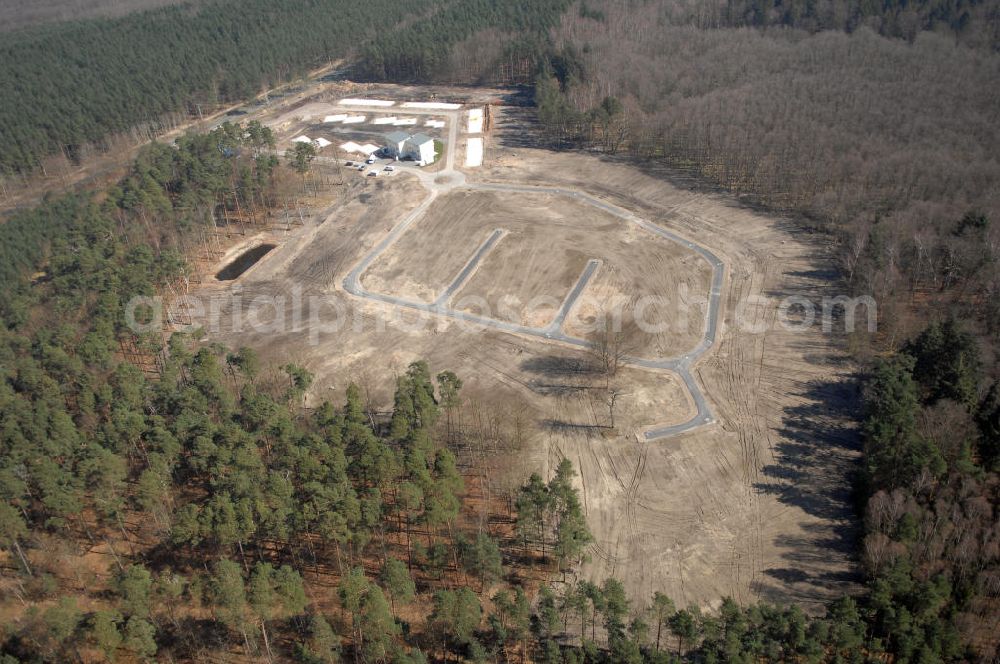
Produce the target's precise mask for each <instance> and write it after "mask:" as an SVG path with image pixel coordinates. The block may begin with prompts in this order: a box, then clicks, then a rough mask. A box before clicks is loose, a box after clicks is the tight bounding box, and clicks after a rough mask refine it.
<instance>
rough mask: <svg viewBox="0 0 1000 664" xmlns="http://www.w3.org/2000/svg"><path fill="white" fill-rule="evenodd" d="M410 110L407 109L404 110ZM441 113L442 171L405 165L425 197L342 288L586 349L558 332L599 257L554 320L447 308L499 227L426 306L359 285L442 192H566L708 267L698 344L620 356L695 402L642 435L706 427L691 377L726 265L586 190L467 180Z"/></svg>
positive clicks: (705, 345) (708, 416)
mask: <svg viewBox="0 0 1000 664" xmlns="http://www.w3.org/2000/svg"><path fill="white" fill-rule="evenodd" d="M408 111H409V109H408ZM437 114H439V115H447V116H448V120H449V124H450V127H449V133H448V136H449V142H448V145H447V146H445V149H446V152H447V158H446V161H445V169H444V170H443V171H439V172H437V173H431V172H427V171H422V170H420V169H407V172H411V173H413V174H415V175H416V176H417V177H418V179H419V180H420V181H421V183H422V184H423V185H424V187H425V188H426V189H427V190H428V195H427V198H426V199H424V201H423V202H422V203H421V204H420V205H418V206H417V207H416V208H415V209H414V210H413V211H412V212H410V213H409V214H408V215H406V216H405V217H404V218H403V219H402V221H400V222H399V223H398V224H397V225H396V226H395V227H394V228H393V229H392V230H391V231H389V234H388V235H386V237H385V238H384V239H383V240H382V241H381V242H379V243H378V244H377V245H375V247H374V248H373V249H372V250H371V251H370V252H368V254H367V255H366V256H365V257H364V258H362V259H361V261H360V262H359V263H358V264H357V265H356V266H355V267H354V268H353V269H352V270H351V271H350V272H349V273H348V274H347V277H345V278H344V290H346V291H347V292H348V293H350V294H351V295H355V296H357V297H360V298H364V299H367V300H372V301H376V302H384V303H387V304H391V305H394V306H398V307H403V308H407V309H414V310H417V311H423V312H426V313H428V314H431V315H435V316H442V317H445V318H450V319H453V320H459V321H468V322H471V323H474V324H477V325H481V326H483V327H488V328H492V329H495V330H502V331H504V332H510V333H513V334H523V335H526V336H530V337H537V338H540V339H545V340H548V341H553V342H557V343H561V344H565V345H569V346H572V347H575V348H583V349H587V348H590V347H591V344H590V342H588V341H586V340H584V339H579V338H576V337H571V336H569V335H567V334H565V333H564V332H563V330H562V325H563V322H564V321H565V319H566V315H567V314H568V313H569V311H570V310H571V309H572V307H573V304H574V303H575V302H576V300H577V298H578V297H579V296H580V294H581V293H582V292H583V291H584V289H585V288H586V286H587V283H588V282H589V281H590V278H591V277H592V276H593V275H594V273H595V271H596V270H597V268H598V267H599V266H600V261H598V260H596V259H594V260H591V261H589V262H588V263H587V267H586V268H585V269H584V271H583V274H581V275H580V279H579V280H578V281H577V283H576V285H575V286H574V287H573V290H572V291H571V292H570V293H569V295H568V296H567V297H566V299H565V300H564V301H563V304H562V306H561V307H560V308H559V313H558V314H557V315H556V318H555V319H554V320H553V322H552V323H551V324H550V325H548V326H547V327H545V328H537V327H528V326H525V325H519V324H517V323H511V322H509V321H503V320H497V319H494V318H487V317H485V316H479V315H477V314H471V313H467V312H464V311H458V310H455V309H452V308H450V307H449V306H447V303H448V300H449V299H450V297H451V296H452V295H453V294H454V293H455V291H456V290H457V289H458V288H459V286H460V285H461V284H462V283H464V281H465V279H466V278H467V277H468V275H469V274H471V273H472V271H473V270H474V269H475V267H476V265H477V264H478V263H479V261H480V260H481V259H482V258H483V256H485V255H486V253H487V252H488V251H489V249H490V248H491V247H492V246H493V244H495V243H496V241H497V240H499V238H500V236H501V235H502V234H503V231H502V230H500V229H497V230H495V231H493V233H492V234H491V235H490V237H489V238H488V239H487V240H486V242H485V243H483V245H482V246H480V248H479V250H478V251H477V252H476V254H475V255H474V256H473V257H472V259H471V260H470V261H469V263H468V264H466V266H465V267H464V268H463V269H462V271H461V272H460V273H459V275H458V276H457V277H456V278H455V280H454V281H452V283H451V285H449V287H448V288H447V289H446V290H445V292H444V293H442V294H441V295H440V296H439V297H438V298H437V300H435V302H434V303H433V304H427V303H426V302H418V301H414V300H409V299H406V298H402V297H397V296H395V295H387V294H384V293H374V292H371V291H368V290H366V289H365V288H364V286H363V285H362V284H361V275H362V274H363V273H364V272H365V271H366V270H367V269H368V268H369V267H370V266H371V264H372V263H373V262H374V261H375V259H377V258H378V257H379V256H380V255H382V253H383V252H385V251H386V249H388V248H389V247H390V246H392V244H393V243H394V242H396V240H398V239H399V237H400V236H401V235H402V234H403V233H405V232H406V231H407V230H408V229H409V228H410V226H412V225H413V224H414V223H416V222H417V221H418V220H419V219H420V218H421V217H423V215H424V213H426V212H427V209H428V208H429V207H430V206H431V204H432V203H433V202H434V201H435V200H436V199H437V197H438V195H440V194H441V193H443V192H447V191H451V190H454V189H466V190H480V191H507V192H520V193H547V194H555V195H558V196H567V197H570V198H573V199H576V200H578V201H581V202H584V203H586V204H588V205H592V206H594V207H596V208H598V209H601V210H603V211H605V212H607V213H609V214H611V215H614V216H615V217H618V218H619V219H622V220H624V221H626V222H629V223H632V224H636V225H637V226H639V227H641V228H642V229H643V230H645V231H647V232H649V233H652V234H654V235H658V236H660V237H663V238H666V239H667V240H670V241H671V242H676V243H677V244H680V245H681V246H683V247H686V248H688V249H690V250H691V251H694V252H695V253H697V254H698V255H700V256H701V257H702V258H703V259H704V260H705V261H707V262H708V264H709V265H710V266H711V268H712V284H711V292H710V293H709V300H708V312H707V316H706V323H705V334H704V335H703V337H702V340H701V341H700V342H699V343H698V345H697V346H696V347H695V348H694V349H692V350H691V351H690V352H688V353H686V354H684V355H680V356H676V357H666V358H640V357H627V358H625V359H624V363H625V364H628V365H633V366H637V367H643V368H647V369H660V370H665V371H672V372H674V373H676V374H677V375H679V376H680V377H681V380H682V381H683V382H684V385H685V386H686V387H687V390H688V391H689V392H690V393H691V398H692V400H693V401H694V404H695V407H696V412H695V415H694V417H692V418H691V419H689V420H688V421H686V422H681V423H680V424H674V425H671V426H665V427H658V428H653V429H649V430H647V431H646V432H645V433H644V434H643V436H644V437H645V439H646V440H661V439H664V438H669V437H671V436H676V435H678V434H681V433H683V432H685V431H690V430H691V429H694V428H697V427H700V426H704V425H706V424H709V423H711V422H712V421H713V418H712V411H711V409H710V408H709V405H708V402H707V400H706V399H705V395H704V393H703V392H702V391H701V388H700V386H699V385H698V382H697V381H696V380H695V379H694V376H693V375H692V373H691V368H692V366H693V365H694V364H695V363H696V362H697V361H698V359H699V358H700V357H701V356H702V355H704V354H705V353H706V352H707V351H708V350H709V349H710V348H711V347H712V345H713V344H714V343H715V338H716V334H717V333H718V323H719V312H720V300H721V297H722V283H723V279H724V277H725V264H724V263H723V262H722V260H721V259H720V258H719V257H718V256H716V255H715V254H713V253H712V252H711V251H710V250H708V249H706V248H705V247H703V246H701V245H699V244H696V243H694V242H691V241H690V240H687V239H685V238H683V237H681V236H679V235H676V234H674V233H672V232H670V231H668V230H666V229H664V228H661V227H660V226H657V225H656V224H653V223H651V222H649V221H647V220H645V219H642V218H640V217H637V216H636V215H634V214H632V213H631V212H629V211H628V210H625V209H623V208H620V207H618V206H617V205H614V204H613V203H609V202H607V201H605V200H602V199H600V198H596V197H594V196H591V195H590V194H587V193H584V192H582V191H576V190H573V189H563V188H560V187H539V186H530V185H521V184H502V183H485V182H483V183H479V182H467V181H466V179H465V175H464V174H463V173H461V172H458V171H455V170H454V153H455V148H456V143H457V140H458V123H459V122H460V121H461V113H459V112H452V113H441V112H440V111H439V112H438V113H437Z"/></svg>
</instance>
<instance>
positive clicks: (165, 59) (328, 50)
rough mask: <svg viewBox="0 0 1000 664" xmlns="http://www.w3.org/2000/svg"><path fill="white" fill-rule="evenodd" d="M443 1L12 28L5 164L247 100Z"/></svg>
mask: <svg viewBox="0 0 1000 664" xmlns="http://www.w3.org/2000/svg"><path fill="white" fill-rule="evenodd" d="M433 5H434V3H433V2H431V0H392V1H389V0H375V1H374V2H364V3H357V2H348V1H346V0H324V1H323V2H313V1H310V0H291V1H289V2H282V3H280V4H276V3H273V2H267V1H266V0H255V1H251V2H246V1H243V0H240V1H235V0H216V1H214V2H205V3H201V4H200V5H198V6H197V7H196V8H192V7H189V6H183V5H182V6H176V7H168V8H164V9H160V10H156V11H149V12H138V13H134V14H129V15H127V16H124V17H121V18H114V19H94V20H86V21H77V22H70V23H55V24H51V25H43V26H39V27H36V28H30V29H26V30H22V31H17V32H10V33H3V34H0V86H2V88H3V89H4V90H6V91H7V94H5V99H4V103H3V105H2V106H0V172H23V171H31V170H35V169H37V168H39V167H40V164H41V159H42V158H43V157H44V156H46V155H48V154H59V153H60V152H62V153H65V154H66V155H67V156H68V157H69V158H70V159H78V158H80V156H81V150H83V149H84V148H85V147H86V146H88V145H91V144H94V145H96V146H97V147H98V148H99V147H100V146H101V143H102V141H103V140H104V139H105V138H107V137H108V136H109V135H110V134H114V133H120V132H126V131H129V130H131V129H132V128H133V127H135V126H137V125H140V124H141V125H153V126H158V125H160V123H161V122H162V121H163V120H164V119H165V118H166V116H168V115H169V114H179V115H180V116H181V117H184V118H189V117H198V113H199V111H201V112H206V113H207V112H208V111H210V110H214V109H215V108H217V107H218V106H220V105H224V104H233V103H239V102H240V101H243V100H245V99H247V98H251V97H254V96H256V95H257V94H258V93H260V92H263V91H264V90H266V89H268V88H270V87H272V86H274V85H276V84H278V83H281V82H287V81H290V80H294V79H295V78H296V77H298V76H301V75H302V74H304V73H305V72H307V71H309V70H310V69H312V68H315V67H317V66H320V65H323V64H326V63H328V62H330V61H331V60H333V59H335V58H339V57H343V56H345V55H346V54H348V53H350V52H351V50H352V49H354V48H356V47H358V46H359V45H360V44H361V43H363V42H364V40H365V39H366V38H369V37H371V36H372V35H374V34H376V33H377V32H378V31H379V30H380V29H385V28H387V27H390V28H391V27H392V26H393V25H395V24H396V23H398V22H399V21H401V20H404V19H405V18H406V17H407V16H408V15H411V14H416V13H421V12H426V11H429V10H430V9H431V7H432V6H433Z"/></svg>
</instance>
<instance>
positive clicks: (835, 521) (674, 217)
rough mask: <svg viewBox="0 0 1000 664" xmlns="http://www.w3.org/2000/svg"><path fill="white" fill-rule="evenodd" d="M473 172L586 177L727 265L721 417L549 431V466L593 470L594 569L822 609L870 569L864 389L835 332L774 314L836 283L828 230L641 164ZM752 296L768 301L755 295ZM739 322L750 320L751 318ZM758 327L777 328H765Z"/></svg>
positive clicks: (701, 600) (718, 373)
mask: <svg viewBox="0 0 1000 664" xmlns="http://www.w3.org/2000/svg"><path fill="white" fill-rule="evenodd" d="M516 154H517V157H516V158H514V157H513V156H511V155H510V151H508V152H507V153H506V154H505V153H503V152H501V159H500V160H494V161H493V162H492V164H490V163H488V164H487V167H488V168H486V169H484V170H482V171H480V172H479V174H478V175H470V177H475V178H479V179H482V180H488V181H514V180H516V181H522V182H524V181H527V182H537V183H543V182H545V183H548V182H551V183H557V184H560V185H563V186H582V184H583V183H590V184H588V187H589V189H588V191H590V192H591V193H594V194H597V195H599V196H602V197H606V198H607V199H609V200H612V201H614V202H616V203H618V204H620V205H622V206H624V207H627V208H629V209H631V210H633V211H635V212H637V213H640V214H642V215H643V216H645V217H646V218H647V219H650V220H653V221H655V222H657V223H660V224H663V225H664V226H666V227H668V228H670V229H671V230H674V231H675V232H678V233H682V234H684V235H685V236H687V237H690V238H691V239H693V240H696V241H698V242H699V243H702V244H703V245H705V246H707V247H709V248H711V249H712V251H713V252H715V253H716V254H717V255H719V256H720V257H722V258H723V259H724V260H725V261H726V262H727V278H726V287H725V291H724V296H725V306H724V311H723V317H724V322H723V325H722V334H721V337H720V342H719V343H718V344H717V346H716V348H715V350H714V351H713V352H712V353H710V354H708V355H707V356H706V357H705V358H704V359H703V360H702V361H701V362H700V363H699V365H698V366H697V367H696V371H695V375H696V377H697V379H698V380H699V381H700V382H701V384H702V385H703V387H704V391H705V393H706V394H707V395H708V397H709V399H710V401H711V403H712V404H713V411H714V413H715V416H716V419H717V420H718V424H716V425H713V426H711V427H709V428H704V429H699V430H696V431H693V432H690V433H688V434H685V435H683V436H680V437H678V438H677V439H675V440H669V441H663V442H654V443H650V444H640V443H636V442H633V441H628V440H591V441H587V442H586V443H584V444H581V443H580V442H578V441H574V440H570V439H564V438H555V437H554V438H551V439H549V444H548V449H549V462H550V465H554V464H555V463H556V462H557V461H558V459H559V458H562V457H563V456H567V457H569V458H570V459H572V460H573V461H574V463H575V464H576V465H577V466H578V467H579V468H580V469H581V487H582V489H583V491H584V493H585V504H586V507H587V517H588V522H589V523H590V525H591V528H592V529H593V530H594V532H595V534H596V535H597V537H598V540H599V542H598V546H596V547H595V548H594V552H593V553H594V555H593V561H592V562H591V563H590V564H589V565H587V566H586V567H585V569H584V575H585V576H587V577H589V578H593V579H601V578H603V577H605V576H606V575H608V574H615V575H618V576H619V577H621V578H623V579H624V580H625V582H626V585H627V587H628V589H629V590H630V591H631V593H632V594H633V596H634V597H636V598H647V597H649V596H650V595H651V593H652V592H653V591H654V590H662V591H664V592H667V593H668V594H669V595H671V596H672V597H674V598H675V600H676V601H678V602H679V603H680V604H686V603H689V602H690V603H695V604H699V605H709V606H711V605H715V604H717V602H718V601H719V599H720V598H721V597H723V596H726V595H729V596H733V597H735V598H736V599H737V600H738V601H750V600H753V599H758V598H760V599H766V600H771V601H795V602H798V603H801V604H803V605H804V606H806V607H807V608H812V609H816V610H818V608H819V605H820V603H821V602H824V601H826V600H828V599H829V598H831V597H834V596H836V595H837V594H838V593H842V592H844V591H845V590H848V589H849V588H850V587H851V586H852V584H854V583H855V582H856V581H857V579H856V578H855V575H854V574H855V571H854V565H853V561H852V559H851V556H852V554H853V551H854V538H855V537H856V535H857V528H856V526H857V524H856V523H855V522H854V520H853V516H852V510H851V508H850V478H849V475H850V473H851V472H853V469H854V464H855V463H856V460H857V456H858V451H857V441H856V432H855V431H854V430H853V429H852V422H851V419H850V415H851V411H852V409H853V408H855V407H856V405H857V395H856V394H854V390H853V388H852V387H851V386H850V384H849V383H848V378H849V371H850V365H849V364H848V363H847V360H846V357H845V356H844V355H843V353H842V352H841V351H840V350H839V349H838V348H839V344H838V342H839V341H840V340H839V339H837V338H836V337H833V336H830V335H824V334H822V333H821V331H820V330H819V328H818V327H814V328H811V329H809V330H808V331H788V330H785V329H783V328H782V327H781V326H777V325H775V322H776V316H777V309H776V306H775V305H776V304H777V298H781V297H786V296H793V295H795V296H802V297H806V298H808V299H809V300H812V301H815V302H818V301H819V299H820V298H821V297H823V296H832V295H834V294H835V293H834V292H833V289H834V288H835V283H834V277H835V274H836V273H835V271H834V268H833V262H832V260H831V258H830V257H829V256H826V255H825V254H824V253H823V252H822V250H821V248H818V247H817V243H816V238H813V237H811V236H810V235H809V234H808V233H804V232H801V231H798V230H796V228H795V226H794V225H792V224H790V223H788V222H785V221H782V220H779V219H773V218H769V217H766V216H763V215H760V214H756V213H754V212H753V211H751V210H748V209H746V208H745V207H742V206H740V205H738V204H737V203H735V202H734V201H732V200H731V199H729V198H727V197H723V196H718V195H713V194H707V193H703V192H698V191H696V190H694V189H693V188H691V187H690V186H684V185H685V184H686V183H683V182H682V183H680V185H681V186H678V185H677V184H671V183H670V182H669V181H667V179H666V178H665V177H658V176H657V175H656V174H652V173H639V172H637V170H636V169H635V168H633V167H629V166H627V165H622V164H618V163H614V162H611V161H601V160H598V159H595V158H592V157H583V156H580V155H574V154H554V153H551V152H542V151H535V150H528V149H524V148H519V149H517V150H516ZM751 296H757V297H768V298H772V300H771V301H770V302H769V303H767V304H754V300H753V298H752V297H751ZM741 321H743V322H742V324H741ZM758 325H759V326H761V327H764V328H765V329H763V330H759V331H758V329H757V328H758Z"/></svg>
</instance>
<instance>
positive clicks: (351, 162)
mask: <svg viewBox="0 0 1000 664" xmlns="http://www.w3.org/2000/svg"><path fill="white" fill-rule="evenodd" d="M344 165H345V166H353V165H354V162H353V161H349V162H347V163H346V164H344Z"/></svg>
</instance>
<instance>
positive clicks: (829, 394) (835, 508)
mask: <svg viewBox="0 0 1000 664" xmlns="http://www.w3.org/2000/svg"><path fill="white" fill-rule="evenodd" d="M795 396H796V397H797V399H796V402H797V403H796V405H791V406H788V407H786V408H785V409H784V411H783V414H782V422H781V428H780V429H779V431H780V434H781V440H780V442H778V443H777V444H776V445H774V447H773V451H774V463H772V464H769V465H766V466H764V468H763V469H762V470H761V475H762V477H761V480H760V481H758V482H757V483H755V484H754V488H755V489H756V490H757V491H760V492H761V493H765V494H768V495H773V496H776V497H777V499H778V501H779V502H781V503H783V504H786V505H789V506H794V507H796V508H799V509H801V510H803V511H804V512H805V513H806V514H809V515H811V516H813V517H816V518H817V519H819V520H820V521H818V522H809V523H807V524H802V525H801V527H802V529H803V531H804V532H805V534H804V535H802V536H785V537H779V538H777V539H776V540H775V541H774V544H775V545H776V546H777V548H778V549H779V551H781V554H780V555H781V558H782V559H783V560H785V561H787V564H786V565H784V566H775V567H772V568H770V569H767V570H765V571H764V575H763V577H762V578H761V579H759V580H758V581H757V582H756V583H755V584H754V585H755V587H754V590H755V592H756V593H757V594H758V595H759V596H760V597H761V598H762V599H764V600H767V601H772V602H777V601H782V602H787V601H788V600H789V597H790V596H791V597H795V598H796V599H797V600H798V601H804V602H810V603H816V606H817V607H818V605H819V604H825V603H826V602H828V601H829V600H830V599H832V598H833V597H835V596H837V595H840V594H843V593H846V592H851V591H852V590H854V589H856V588H857V587H858V586H857V584H859V583H860V581H861V578H860V576H859V574H858V573H857V571H856V570H854V569H844V567H843V566H840V567H837V566H836V561H837V560H845V559H846V560H847V561H852V560H854V559H856V556H857V551H858V545H859V540H860V537H861V535H862V531H861V528H860V525H859V522H858V519H857V514H856V511H855V492H854V487H855V484H856V477H857V473H858V470H859V461H860V449H861V443H860V436H859V432H858V429H857V426H856V415H857V412H858V409H859V408H860V405H861V404H860V394H859V393H858V390H857V387H856V382H855V381H852V380H837V381H814V382H812V383H809V384H808V385H807V386H806V387H805V389H804V390H801V391H800V392H799V393H798V394H796V395H795Z"/></svg>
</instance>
